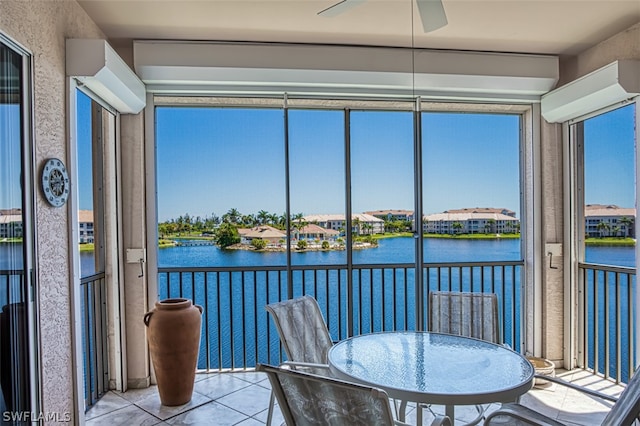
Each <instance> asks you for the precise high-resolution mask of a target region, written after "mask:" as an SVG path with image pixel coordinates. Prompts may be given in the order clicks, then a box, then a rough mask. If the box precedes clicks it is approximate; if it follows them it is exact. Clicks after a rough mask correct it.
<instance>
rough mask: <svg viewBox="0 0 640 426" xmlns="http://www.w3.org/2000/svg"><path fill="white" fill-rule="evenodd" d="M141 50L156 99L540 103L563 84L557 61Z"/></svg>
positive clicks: (151, 44) (399, 52)
mask: <svg viewBox="0 0 640 426" xmlns="http://www.w3.org/2000/svg"><path fill="white" fill-rule="evenodd" d="M133 49H134V67H135V70H136V72H137V74H138V75H139V76H140V78H142V80H143V81H144V82H145V84H146V85H147V90H148V91H150V92H153V93H171V94H203V93H230V92H234V93H254V94H255V93H283V92H287V93H289V94H300V95H337V96H349V95H366V96H379V97H385V96H389V97H398V96H424V97H428V98H434V99H460V100H484V101H487V100H488V101H500V100H503V101H504V100H507V101H512V102H537V101H539V100H540V96H541V95H542V94H544V93H547V92H548V91H549V90H551V88H552V87H553V86H554V85H555V84H556V82H557V80H558V58H557V57H555V56H541V55H518V54H499V53H473V52H458V51H431V50H415V51H414V50H412V49H402V48H382V47H357V46H328V45H294V44H257V43H204V42H203V43H197V42H183V43H180V42H164V41H136V42H134V45H133ZM414 52H415V56H414V54H413V53H414ZM414 70H415V72H414Z"/></svg>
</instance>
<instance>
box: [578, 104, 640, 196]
mask: <svg viewBox="0 0 640 426" xmlns="http://www.w3.org/2000/svg"><path fill="white" fill-rule="evenodd" d="M633 132H634V106H633V104H631V105H627V106H625V107H623V108H618V109H616V110H614V111H611V112H609V113H607V114H602V115H599V116H597V117H594V118H591V119H589V120H586V121H585V123H584V135H585V138H584V139H585V141H584V150H585V202H586V203H587V204H616V205H618V206H620V207H635V205H634V203H635V185H634V181H635V179H634V173H635V146H634V143H633V140H634V135H633Z"/></svg>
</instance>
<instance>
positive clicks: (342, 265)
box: [158, 260, 524, 273]
mask: <svg viewBox="0 0 640 426" xmlns="http://www.w3.org/2000/svg"><path fill="white" fill-rule="evenodd" d="M423 265H424V267H425V268H459V267H463V268H467V267H474V268H477V267H491V266H523V265H524V260H496V261H486V262H429V263H424V264H423ZM414 266H415V263H411V262H407V263H359V264H353V265H352V268H353V269H394V268H412V267H414ZM291 269H292V270H294V271H302V270H305V271H306V270H326V269H347V264H346V263H338V264H330V265H291ZM286 270H287V265H269V266H181V267H177V266H161V267H158V272H159V273H166V272H253V271H286Z"/></svg>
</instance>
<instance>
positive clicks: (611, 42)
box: [558, 22, 640, 86]
mask: <svg viewBox="0 0 640 426" xmlns="http://www.w3.org/2000/svg"><path fill="white" fill-rule="evenodd" d="M618 59H640V22H639V23H637V24H635V25H633V26H631V27H630V28H628V29H626V30H625V31H622V32H620V33H618V34H616V35H614V36H613V37H611V38H608V39H607V40H604V41H603V42H601V43H598V44H597V45H595V46H594V47H592V48H590V49H587V50H585V51H584V52H582V53H580V54H579V55H578V56H576V57H571V58H566V59H563V60H562V61H561V67H560V81H559V82H558V86H561V85H563V84H566V83H569V82H570V81H572V80H575V79H576V78H579V77H582V76H583V75H586V74H588V73H590V72H591V71H595V70H597V69H598V68H600V67H603V66H605V65H607V64H610V63H611V62H613V61H616V60H618Z"/></svg>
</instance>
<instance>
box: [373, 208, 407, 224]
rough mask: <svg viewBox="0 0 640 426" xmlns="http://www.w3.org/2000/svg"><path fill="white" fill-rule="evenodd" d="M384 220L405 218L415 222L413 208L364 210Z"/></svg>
mask: <svg viewBox="0 0 640 426" xmlns="http://www.w3.org/2000/svg"><path fill="white" fill-rule="evenodd" d="M364 214H368V215H371V216H375V217H377V218H378V219H382V220H404V221H409V222H413V217H414V216H413V210H372V211H368V212H364Z"/></svg>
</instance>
